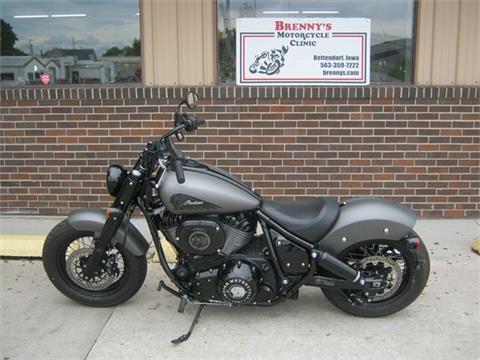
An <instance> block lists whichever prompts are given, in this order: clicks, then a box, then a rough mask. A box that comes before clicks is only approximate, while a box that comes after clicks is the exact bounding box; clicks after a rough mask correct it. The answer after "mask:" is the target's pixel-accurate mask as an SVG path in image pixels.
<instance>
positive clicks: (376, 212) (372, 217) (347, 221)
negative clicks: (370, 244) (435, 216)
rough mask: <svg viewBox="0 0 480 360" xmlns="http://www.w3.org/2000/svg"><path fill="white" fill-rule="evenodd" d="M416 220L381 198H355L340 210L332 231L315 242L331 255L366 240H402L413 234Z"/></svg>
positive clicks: (413, 216) (408, 210)
mask: <svg viewBox="0 0 480 360" xmlns="http://www.w3.org/2000/svg"><path fill="white" fill-rule="evenodd" d="M416 220H417V218H416V216H415V214H414V213H413V212H412V211H411V210H410V209H407V208H406V207H404V206H402V205H399V204H397V203H394V202H392V201H388V200H385V199H381V198H357V199H352V200H349V201H348V202H347V203H346V204H345V205H343V206H341V207H340V215H339V217H338V219H337V222H336V223H335V225H334V226H333V228H332V229H331V230H330V231H329V233H328V234H327V235H325V237H324V238H323V239H322V240H320V242H319V243H318V248H319V249H321V250H324V251H327V252H328V253H330V254H332V255H337V254H339V253H341V252H342V251H343V250H345V249H346V248H348V247H350V246H352V245H354V244H356V243H360V242H362V241H366V240H375V239H383V240H394V241H396V240H401V239H403V238H404V237H405V236H407V235H409V234H410V233H411V232H412V229H413V227H414V226H415V222H416Z"/></svg>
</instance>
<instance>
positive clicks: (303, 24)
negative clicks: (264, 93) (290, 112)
mask: <svg viewBox="0 0 480 360" xmlns="http://www.w3.org/2000/svg"><path fill="white" fill-rule="evenodd" d="M236 72H237V74H236V75H237V85H250V84H255V85H344V84H345V85H352V84H356V85H368V84H369V83H370V19H363V18H362V19H361V18H354V19H353V18H343V19H342V18H301V19H298V18H240V19H237V70H236Z"/></svg>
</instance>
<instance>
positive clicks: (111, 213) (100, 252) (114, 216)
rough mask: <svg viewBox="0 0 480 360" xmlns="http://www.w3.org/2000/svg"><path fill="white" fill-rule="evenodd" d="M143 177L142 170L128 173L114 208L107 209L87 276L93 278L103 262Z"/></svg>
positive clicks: (88, 266)
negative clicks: (105, 219)
mask: <svg viewBox="0 0 480 360" xmlns="http://www.w3.org/2000/svg"><path fill="white" fill-rule="evenodd" d="M142 177H143V173H142V171H141V170H138V169H134V170H132V171H130V172H129V173H128V176H127V178H126V179H125V181H124V182H123V185H122V187H121V189H120V192H119V193H118V196H117V197H116V199H115V201H114V202H113V205H112V207H110V208H106V209H105V215H106V217H107V221H106V222H105V225H104V226H103V229H102V232H101V233H100V236H99V237H98V238H97V239H96V241H95V246H94V250H93V252H92V254H91V256H90V257H89V259H88V263H87V266H86V268H85V275H86V276H87V277H92V276H93V274H94V273H95V270H96V269H97V267H98V265H99V264H100V261H101V260H102V258H103V256H104V254H105V251H106V250H107V249H108V245H109V243H110V240H111V239H112V238H113V236H114V235H115V233H116V232H117V230H118V228H119V227H120V225H121V224H122V221H123V218H124V217H125V214H126V212H127V210H128V208H129V206H130V204H131V202H132V199H133V198H134V197H135V195H136V193H137V191H138V185H139V184H140V181H141V179H142Z"/></svg>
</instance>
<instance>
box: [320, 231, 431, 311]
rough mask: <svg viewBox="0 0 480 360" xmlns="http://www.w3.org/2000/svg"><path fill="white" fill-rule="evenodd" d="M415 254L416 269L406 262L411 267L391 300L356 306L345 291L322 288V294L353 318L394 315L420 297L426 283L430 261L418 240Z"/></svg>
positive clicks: (397, 244) (399, 245)
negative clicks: (353, 316)
mask: <svg viewBox="0 0 480 360" xmlns="http://www.w3.org/2000/svg"><path fill="white" fill-rule="evenodd" d="M391 243H392V242H391ZM395 244H396V245H395V246H396V247H402V248H403V250H405V251H409V250H408V249H407V248H406V247H405V246H404V245H403V244H401V243H400V242H395ZM415 254H416V257H417V265H416V267H415V266H414V265H413V264H412V263H408V262H409V260H407V266H410V267H411V269H410V271H409V272H407V274H406V276H405V278H404V279H403V280H402V284H401V287H400V288H399V290H398V291H397V292H396V293H395V294H394V295H393V296H392V297H391V298H388V299H386V300H384V301H379V302H372V303H365V304H357V303H355V302H352V301H351V300H350V299H349V297H348V296H346V292H345V290H338V289H328V288H322V292H323V294H324V295H325V297H326V298H327V299H328V300H329V301H330V302H331V303H332V304H333V305H335V306H336V307H337V308H339V309H341V310H343V311H345V312H347V313H349V314H352V315H355V316H362V317H381V316H387V315H391V314H393V313H396V312H397V311H400V310H402V309H404V308H405V307H407V306H408V305H410V304H411V303H412V302H413V301H414V300H415V299H416V298H417V297H418V296H420V294H421V293H422V291H423V289H424V288H425V285H426V284H427V281H428V275H429V273H430V259H429V256H428V251H427V249H426V247H425V245H424V244H423V242H422V240H420V244H419V247H418V249H417V250H415ZM345 255H346V254H345V252H344V253H342V254H340V256H338V258H340V259H343V258H344V256H345ZM410 260H411V259H410Z"/></svg>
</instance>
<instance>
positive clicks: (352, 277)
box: [312, 250, 360, 282]
mask: <svg viewBox="0 0 480 360" xmlns="http://www.w3.org/2000/svg"><path fill="white" fill-rule="evenodd" d="M312 258H314V259H315V261H316V262H317V264H318V265H319V266H320V267H322V268H324V269H327V270H328V271H330V272H331V273H332V274H335V275H337V276H339V277H340V278H342V279H345V280H347V281H351V282H356V281H357V280H358V279H360V271H357V270H355V269H354V268H352V267H351V266H349V265H348V264H346V263H344V262H343V261H341V260H338V259H337V258H336V257H334V256H332V255H330V254H329V253H327V252H326V251H322V250H312Z"/></svg>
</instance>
